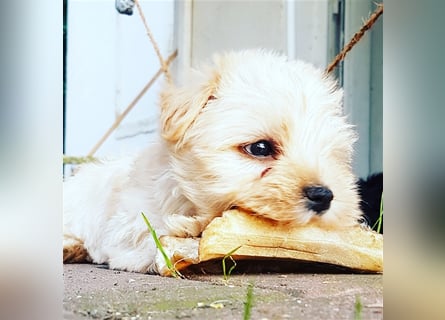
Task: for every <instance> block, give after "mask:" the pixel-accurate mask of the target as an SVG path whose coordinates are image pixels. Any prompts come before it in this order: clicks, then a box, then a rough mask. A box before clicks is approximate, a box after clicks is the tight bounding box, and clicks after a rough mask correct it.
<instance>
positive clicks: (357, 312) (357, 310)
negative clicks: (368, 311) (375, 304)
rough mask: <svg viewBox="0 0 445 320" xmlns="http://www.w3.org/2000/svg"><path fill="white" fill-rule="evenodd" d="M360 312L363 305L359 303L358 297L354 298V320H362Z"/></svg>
mask: <svg viewBox="0 0 445 320" xmlns="http://www.w3.org/2000/svg"><path fill="white" fill-rule="evenodd" d="M362 311H363V305H362V302H361V301H360V297H359V296H357V297H355V305H354V320H362Z"/></svg>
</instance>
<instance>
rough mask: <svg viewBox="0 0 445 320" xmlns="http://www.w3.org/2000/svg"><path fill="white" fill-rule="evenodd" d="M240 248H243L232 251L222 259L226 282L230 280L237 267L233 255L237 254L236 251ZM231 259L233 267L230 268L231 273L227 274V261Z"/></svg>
mask: <svg viewBox="0 0 445 320" xmlns="http://www.w3.org/2000/svg"><path fill="white" fill-rule="evenodd" d="M239 248H241V246H238V247H236V248H235V249H233V250H231V251H230V252H229V253H227V254H226V255H225V256H224V258H223V259H222V270H223V275H224V280H225V281H227V280H229V277H230V275H231V274H232V271H233V269H235V267H236V262H235V260H234V259H233V258H232V254H234V253H235V251H237V250H238V249H239ZM227 258H229V259H230V260H232V262H233V265H232V267H230V269H229V271H228V272H227V269H226V259H227Z"/></svg>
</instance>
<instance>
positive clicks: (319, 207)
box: [303, 186, 334, 214]
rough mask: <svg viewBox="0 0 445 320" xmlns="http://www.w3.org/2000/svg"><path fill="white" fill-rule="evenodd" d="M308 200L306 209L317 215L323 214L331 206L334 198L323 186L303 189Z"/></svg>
mask: <svg viewBox="0 0 445 320" xmlns="http://www.w3.org/2000/svg"><path fill="white" fill-rule="evenodd" d="M303 194H304V197H305V198H306V207H307V208H308V209H309V210H312V211H315V213H316V214H323V213H324V212H325V211H326V210H328V209H329V207H330V206H331V201H332V199H333V198H334V195H333V193H332V191H331V190H330V189H328V188H326V187H323V186H310V187H306V188H304V189H303Z"/></svg>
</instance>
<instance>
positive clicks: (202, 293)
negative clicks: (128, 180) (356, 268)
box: [64, 264, 383, 320]
mask: <svg viewBox="0 0 445 320" xmlns="http://www.w3.org/2000/svg"><path fill="white" fill-rule="evenodd" d="M64 282H65V291H64V319H66V320H68V319H122V320H123V319H167V320H168V319H212V320H216V319H243V315H244V312H245V311H244V307H245V306H244V302H245V301H246V293H247V287H248V285H249V283H252V284H253V303H252V308H251V319H264V320H266V319H336V320H337V319H383V283H382V275H381V274H348V273H343V274H322V273H319V274H310V273H300V274H298V273H286V274H280V273H270V274H237V275H231V276H230V278H229V280H228V281H224V279H223V276H221V275H190V276H188V277H187V279H176V278H166V277H161V276H156V275H148V274H140V273H132V272H124V271H116V270H110V269H108V268H107V267H106V266H101V265H92V264H67V265H64Z"/></svg>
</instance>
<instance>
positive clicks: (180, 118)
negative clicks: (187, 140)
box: [160, 70, 220, 145]
mask: <svg viewBox="0 0 445 320" xmlns="http://www.w3.org/2000/svg"><path fill="white" fill-rule="evenodd" d="M208 71H210V70H208ZM194 76H195V77H193V79H191V80H189V81H187V82H186V83H185V84H184V85H183V86H175V85H173V84H168V85H167V86H166V87H165V88H164V90H163V91H162V92H161V95H160V98H161V101H160V102H161V103H160V104H161V130H162V137H163V138H164V139H165V140H166V141H168V142H169V143H172V144H176V145H178V144H180V143H181V142H182V137H183V136H184V134H185V132H186V131H187V130H188V129H189V128H190V127H191V126H192V125H193V123H194V121H195V120H196V118H197V117H198V115H199V113H200V112H201V110H202V109H203V108H204V107H205V106H206V104H207V102H208V101H209V100H212V99H214V98H215V92H216V90H217V87H218V84H219V78H220V74H219V72H217V71H216V70H212V71H210V72H203V73H197V74H195V75H194Z"/></svg>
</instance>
